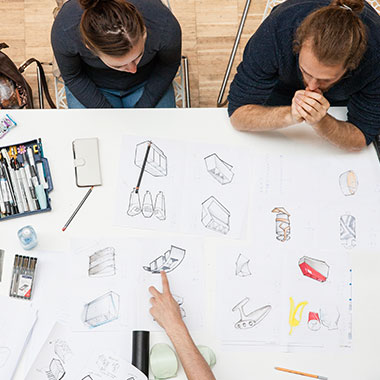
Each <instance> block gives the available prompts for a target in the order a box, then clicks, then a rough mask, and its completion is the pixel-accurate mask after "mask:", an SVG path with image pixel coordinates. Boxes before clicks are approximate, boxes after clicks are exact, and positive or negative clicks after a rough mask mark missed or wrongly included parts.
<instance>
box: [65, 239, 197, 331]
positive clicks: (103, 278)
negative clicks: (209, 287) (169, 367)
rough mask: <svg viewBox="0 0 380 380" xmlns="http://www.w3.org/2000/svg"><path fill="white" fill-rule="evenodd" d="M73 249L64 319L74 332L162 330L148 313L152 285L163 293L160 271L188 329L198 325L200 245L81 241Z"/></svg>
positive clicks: (183, 241) (188, 242)
mask: <svg viewBox="0 0 380 380" xmlns="http://www.w3.org/2000/svg"><path fill="white" fill-rule="evenodd" d="M71 245H72V252H73V254H72V255H71V268H73V269H72V275H71V280H70V285H69V286H71V292H70V293H71V306H70V309H69V310H68V313H69V314H70V317H69V320H68V321H69V324H70V326H71V327H72V328H73V330H75V331H119V330H123V329H125V328H126V327H128V328H129V329H131V328H133V329H136V328H139V329H148V330H161V328H160V327H159V326H158V324H157V323H156V322H154V321H153V319H152V317H151V316H150V314H149V309H150V303H149V299H150V297H151V296H150V293H149V292H148V288H149V286H151V285H154V286H156V287H157V288H159V289H161V277H160V274H159V272H160V270H165V271H166V272H167V273H168V276H169V277H170V282H171V285H172V288H173V289H172V291H173V293H174V295H175V296H176V297H177V298H178V303H179V304H180V307H181V308H182V310H183V312H184V318H186V319H185V321H186V323H187V325H188V326H189V327H190V328H193V329H200V327H201V326H202V323H203V312H202V311H201V312H200V305H202V304H203V301H204V300H203V298H204V285H203V278H204V276H203V272H202V268H203V265H202V245H201V243H200V242H199V241H197V240H195V241H194V239H189V238H175V239H173V238H162V239H154V238H151V239H149V238H144V239H122V238H103V239H96V238H95V239H91V238H88V239H85V238H80V239H73V240H72V244H71ZM201 310H203V309H201ZM137 326H138V327H137Z"/></svg>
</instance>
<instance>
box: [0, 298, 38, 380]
mask: <svg viewBox="0 0 380 380" xmlns="http://www.w3.org/2000/svg"><path fill="white" fill-rule="evenodd" d="M0 310H1V313H0V378H1V379H11V378H12V377H13V374H14V372H15V370H16V367H17V364H18V362H19V360H20V358H21V355H22V353H23V351H24V349H25V346H26V345H27V344H28V342H29V339H30V336H31V334H32V333H33V327H34V325H35V323H36V320H37V311H36V310H35V309H34V308H33V307H32V305H31V304H30V303H28V302H25V301H22V300H18V299H11V298H9V297H0Z"/></svg>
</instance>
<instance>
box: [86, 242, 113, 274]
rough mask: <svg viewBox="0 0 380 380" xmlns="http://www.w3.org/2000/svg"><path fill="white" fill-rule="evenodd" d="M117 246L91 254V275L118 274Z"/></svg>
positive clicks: (89, 267)
mask: <svg viewBox="0 0 380 380" xmlns="http://www.w3.org/2000/svg"><path fill="white" fill-rule="evenodd" d="M115 256H116V255H115V248H113V247H107V248H103V249H101V250H99V251H96V252H95V253H94V254H92V255H91V256H89V265H88V275H89V277H109V276H114V275H115V274H116V263H115Z"/></svg>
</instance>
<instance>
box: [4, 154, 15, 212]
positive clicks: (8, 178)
mask: <svg viewBox="0 0 380 380" xmlns="http://www.w3.org/2000/svg"><path fill="white" fill-rule="evenodd" d="M1 164H2V167H3V172H4V177H5V180H6V184H7V187H8V191H9V196H10V199H9V200H10V202H11V207H12V214H18V207H17V200H16V195H15V190H14V188H13V183H12V181H11V176H10V174H9V170H8V163H7V161H6V160H5V158H4V157H3V158H2V160H1Z"/></svg>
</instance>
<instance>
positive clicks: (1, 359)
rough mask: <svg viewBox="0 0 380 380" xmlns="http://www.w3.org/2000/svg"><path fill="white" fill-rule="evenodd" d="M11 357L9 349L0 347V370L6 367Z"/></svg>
mask: <svg viewBox="0 0 380 380" xmlns="http://www.w3.org/2000/svg"><path fill="white" fill-rule="evenodd" d="M10 355H11V350H10V349H9V348H8V347H0V368H2V367H4V366H5V364H6V363H7V361H8V359H9V356H10Z"/></svg>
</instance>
